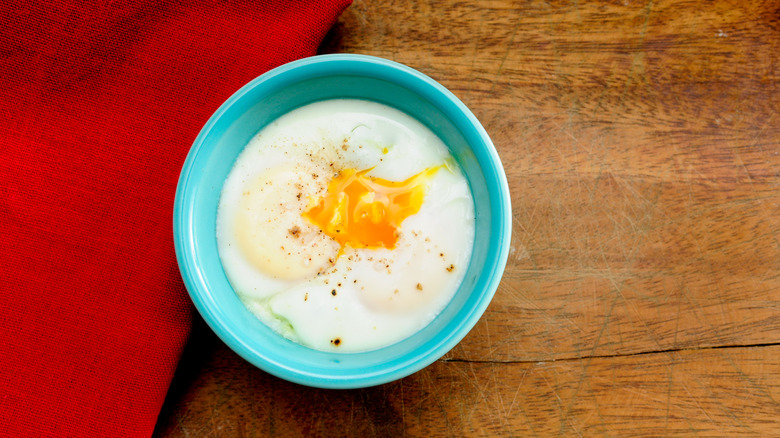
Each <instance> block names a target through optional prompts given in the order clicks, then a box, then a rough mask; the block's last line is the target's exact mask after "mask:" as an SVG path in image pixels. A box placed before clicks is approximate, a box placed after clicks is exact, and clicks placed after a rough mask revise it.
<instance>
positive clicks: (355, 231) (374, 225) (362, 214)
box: [303, 167, 439, 250]
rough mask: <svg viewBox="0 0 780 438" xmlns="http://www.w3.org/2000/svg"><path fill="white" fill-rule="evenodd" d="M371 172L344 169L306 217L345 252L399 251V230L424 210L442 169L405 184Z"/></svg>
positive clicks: (315, 200) (420, 174) (419, 175)
mask: <svg viewBox="0 0 780 438" xmlns="http://www.w3.org/2000/svg"><path fill="white" fill-rule="evenodd" d="M370 170H371V169H366V170H361V171H359V172H358V171H357V170H356V169H345V170H342V171H341V172H340V173H339V174H338V175H337V176H336V177H335V178H333V180H332V181H331V182H330V183H329V184H328V189H327V193H326V194H325V195H324V196H322V197H318V198H315V199H313V201H312V203H311V205H310V207H309V208H308V210H307V211H306V212H304V213H303V217H305V218H306V219H308V220H309V221H311V222H312V223H313V224H314V225H317V226H318V227H319V228H320V229H321V230H322V231H323V232H324V233H325V234H327V235H328V236H330V237H332V238H333V239H334V240H336V241H337V242H338V243H339V244H340V245H341V248H342V250H343V249H344V247H345V246H346V245H349V246H351V247H352V248H387V249H393V248H395V245H396V242H397V240H398V227H400V225H401V223H402V222H403V221H404V220H405V219H406V218H407V217H409V216H411V215H413V214H415V213H417V212H418V211H420V206H421V205H422V203H423V198H424V197H425V191H426V183H427V182H428V180H429V179H430V178H431V177H432V176H433V174H434V173H436V171H437V170H439V167H433V168H430V169H426V170H424V171H422V172H420V173H418V174H417V175H414V176H412V177H410V178H408V179H407V180H405V181H400V182H395V181H388V180H385V179H382V178H374V177H370V176H366V173H368V172H369V171H370Z"/></svg>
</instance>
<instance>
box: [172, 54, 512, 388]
mask: <svg viewBox="0 0 780 438" xmlns="http://www.w3.org/2000/svg"><path fill="white" fill-rule="evenodd" d="M334 77H336V78H341V79H340V80H342V81H343V80H344V79H345V78H355V80H353V81H352V83H353V84H357V83H359V79H361V78H370V79H371V80H374V81H379V82H376V83H371V82H370V81H369V82H368V84H369V86H374V88H375V89H379V88H383V84H384V83H387V84H389V85H387V87H384V88H387V89H388V90H390V91H388V93H400V92H404V90H408V91H405V92H406V93H408V96H405V99H406V100H407V101H409V104H408V105H406V106H407V108H399V109H401V110H402V111H405V112H408V113H412V116H413V117H416V118H418V119H426V118H427V120H421V121H422V122H423V123H424V124H426V125H429V127H430V128H431V129H433V130H434V132H436V133H437V134H438V135H440V136H441V137H445V136H446V135H447V133H445V135H442V133H441V132H442V130H448V129H449V130H452V129H453V128H454V129H456V130H458V134H459V135H460V136H461V137H462V138H463V141H464V142H465V143H466V144H467V146H466V147H465V149H464V148H463V147H461V150H460V153H455V151H453V155H455V157H456V159H458V161H459V162H460V164H461V166H462V167H464V171H465V172H466V173H467V175H468V174H469V172H468V169H465V167H467V166H468V165H469V164H468V163H472V164H471V165H472V166H473V165H475V164H474V163H476V165H478V166H479V171H480V172H481V173H482V175H483V177H484V179H485V184H484V192H485V193H475V194H474V195H475V202H477V204H478V206H479V204H480V203H483V202H484V200H483V198H482V197H486V199H488V201H487V202H489V211H485V209H479V208H478V210H477V215H478V230H477V232H478V233H483V234H484V233H487V236H482V237H485V238H484V239H482V238H479V239H477V241H476V242H475V247H476V246H479V245H481V246H482V247H483V250H484V251H485V252H486V254H485V256H484V257H485V260H486V266H487V267H486V268H485V269H484V270H483V269H476V268H473V266H472V267H470V271H473V272H472V273H471V274H472V275H471V276H470V275H469V274H468V273H467V279H469V278H471V280H473V281H472V284H471V285H467V284H466V283H467V282H466V280H464V286H462V288H463V287H468V288H471V287H473V288H474V292H473V293H461V292H462V291H459V292H458V294H457V295H456V297H458V298H459V300H457V301H458V302H457V306H454V305H449V306H448V307H447V308H445V310H444V311H442V314H440V316H442V315H449V316H448V317H447V318H443V317H442V318H437V319H436V320H434V322H433V323H431V324H430V325H429V326H428V327H426V328H425V329H423V330H421V332H426V330H427V332H428V336H427V337H425V336H422V337H420V336H417V339H416V340H415V339H414V338H415V337H416V335H415V336H412V338H409V339H407V340H404V341H401V342H400V343H399V344H395V345H393V346H390V347H386V348H383V349H379V350H375V351H372V352H366V353H350V354H344V353H329V352H321V351H316V350H311V349H308V348H306V347H302V346H300V345H298V344H295V343H292V342H290V341H287V340H285V339H281V338H280V337H279V336H278V335H275V334H274V333H273V332H270V329H268V327H266V326H265V325H264V324H262V323H259V321H258V320H257V319H256V318H255V317H254V316H253V315H252V314H251V313H250V312H249V311H247V310H246V308H244V307H243V304H241V303H240V301H239V300H238V298H237V297H235V293H234V292H233V291H232V289H230V290H229V291H225V282H226V281H227V280H226V278H225V277H224V272H223V271H222V269H221V264H220V262H219V259H218V256H216V255H215V254H214V251H213V249H214V248H216V236H215V233H214V228H213V224H214V223H215V222H214V221H215V216H216V208H213V209H212V210H213V211H211V212H207V213H204V212H203V211H201V210H203V209H202V208H201V209H200V210H199V208H198V207H199V206H200V205H202V204H203V203H204V202H205V203H206V204H209V203H212V202H213V198H214V196H215V193H216V196H217V198H218V193H219V191H220V190H221V185H222V182H223V181H224V175H226V172H228V171H229V169H230V167H232V164H233V162H234V160H235V158H236V155H237V154H238V153H239V152H240V150H242V149H243V147H244V146H245V144H246V142H247V141H248V140H249V138H251V137H253V136H254V135H255V134H256V132H257V131H259V130H260V129H261V128H262V127H263V126H264V125H265V124H267V123H268V122H271V121H272V120H273V119H275V118H276V117H278V116H280V115H282V114H283V113H285V112H287V111H290V110H292V109H294V106H290V104H289V101H290V100H291V99H292V100H293V101H295V102H297V104H296V105H295V106H301V105H304V104H306V103H309V102H310V101H315V100H321V99H323V98H333V97H347V98H349V97H354V98H370V99H371V100H376V101H380V102H382V103H388V104H390V105H391V106H395V107H399V106H404V105H399V104H398V99H397V98H395V97H393V96H384V97H380V98H376V99H374V98H373V97H369V96H366V93H368V94H369V95H373V94H374V93H375V92H376V90H357V91H356V92H353V93H349V92H343V90H342V92H338V93H337V95H336V96H327V95H320V96H317V95H316V94H317V93H316V92H315V93H311V91H312V90H307V87H309V88H313V90H314V91H316V90H322V89H323V88H326V87H324V86H327V85H328V84H326V83H322V81H326V82H327V81H328V80H331V79H333V78H334ZM311 81H314V82H311ZM317 81H320V82H317ZM331 85H332V84H331ZM393 87H395V88H393ZM358 88H359V87H358ZM279 90H282V91H284V90H288V91H287V95H288V96H287V98H286V99H287V102H285V97H284V93H282V95H280V94H279ZM289 90H294V91H289ZM358 91H359V92H358ZM258 93H259V94H258ZM306 93H309V94H306ZM361 93H362V94H361ZM253 94H254V96H253ZM326 94H327V93H326ZM377 94H381V93H377ZM290 95H292V97H290ZM306 96H311V97H310V98H309V101H307V100H306V99H307V97H306ZM296 99H297V100H296ZM258 100H262V102H260V103H258V102H257V101H258ZM388 100H391V101H392V100H394V101H393V102H391V101H388ZM419 105H429V106H430V107H431V108H434V109H440V110H442V111H443V113H444V114H443V115H441V114H440V116H442V117H443V118H442V117H440V118H439V119H431V118H430V117H427V116H426V115H425V114H422V113H421V114H418V115H415V114H413V113H414V112H415V111H417V112H420V111H418V110H417V109H416V108H417V106H419ZM257 108H262V111H261V112H262V114H258V115H252V116H251V117H250V116H247V114H251V113H252V111H254V110H255V109H257ZM269 108H270V109H269ZM429 112H430V111H429ZM248 125H252V126H251V127H250V126H248ZM432 125H438V126H432ZM441 125H447V126H441ZM236 132H243V133H244V134H243V136H244V137H243V138H238V139H237V138H236V135H234V134H235V133H236ZM447 132H449V131H447ZM231 133H233V134H231ZM456 137H457V136H456ZM222 138H229V139H230V140H231V143H229V144H227V145H226V144H224V143H220V141H219V139H222ZM214 139H217V140H214ZM445 143H447V144H448V145H449V143H448V142H447V141H446V140H445ZM220 147H221V148H222V149H220ZM471 147H473V148H474V149H470V148H471ZM225 148H233V150H231V151H228V152H227V153H225V154H224V157H225V159H222V160H221V161H220V160H219V158H220V157H215V156H214V154H215V150H219V151H221V150H223V149H225ZM469 153H473V157H464V154H469ZM215 160H216V161H215ZM214 163H217V164H214ZM464 163H465V164H466V165H465V166H464ZM223 173H224V175H223ZM212 174H214V178H211V179H209V176H211V175H212ZM471 174H472V175H473V174H474V171H473V172H471ZM470 184H472V181H471V180H470ZM480 184H481V183H480ZM472 186H473V184H472ZM480 187H481V186H480ZM477 196H479V197H480V198H479V199H476V198H477ZM203 199H209V201H203ZM509 199H510V198H509V190H508V186H507V182H506V176H505V174H504V170H503V167H502V166H501V162H500V160H499V158H498V155H497V153H496V151H495V148H494V146H493V144H492V142H491V141H490V138H489V137H488V135H487V133H486V132H485V131H484V128H482V126H481V125H480V124H479V122H478V121H477V119H476V117H474V115H473V114H472V113H471V112H470V111H469V110H468V109H467V108H466V106H465V105H464V104H463V103H462V102H461V101H460V100H458V99H457V98H456V97H455V96H454V95H453V94H452V93H450V92H449V91H448V90H446V89H445V88H444V87H443V86H441V85H440V84H438V83H437V82H435V81H434V80H433V79H431V78H429V77H427V76H425V75H423V74H422V73H420V72H417V71H416V70H413V69H411V68H409V67H406V66H403V65H401V64H398V63H395V62H392V61H388V60H385V59H381V58H375V57H369V56H364V55H323V56H317V57H312V58H306V59H303V60H300V61H294V62H292V63H289V64H285V65H284V66H281V67H279V68H277V69H274V70H271V71H269V72H268V73H266V74H264V75H262V76H260V77H258V78H256V79H255V80H253V81H251V82H250V83H248V84H247V85H246V86H244V87H242V88H241V89H240V90H239V91H237V92H236V93H235V94H234V95H233V96H231V97H230V98H229V99H228V100H227V101H226V102H225V103H224V104H223V105H222V106H221V107H220V108H219V109H218V110H217V111H216V112H215V113H214V115H213V116H212V117H211V118H210V119H209V121H208V122H207V124H206V125H205V126H204V128H203V129H202V131H201V133H200V134H199V135H198V137H197V138H196V140H195V142H194V144H193V146H192V148H191V150H190V152H189V154H188V156H187V159H186V160H185V163H184V166H183V169H182V173H181V176H180V180H179V185H178V187H177V192H176V200H175V204H174V243H175V248H176V254H177V260H178V262H179V266H180V270H181V272H182V277H183V279H184V283H185V286H186V287H187V290H188V292H189V294H190V296H191V298H192V300H193V303H194V304H195V306H196V308H197V309H198V311H199V312H200V313H201V315H202V316H203V318H204V320H206V322H207V323H208V324H209V326H210V327H211V328H212V330H214V332H215V333H216V334H217V335H218V336H219V337H220V338H221V339H222V340H223V341H224V342H225V343H226V344H227V345H228V346H229V347H230V348H232V349H233V350H234V351H236V352H237V353H238V354H239V355H241V356H242V357H244V358H245V359H246V360H248V361H249V362H251V363H253V364H254V365H256V366H257V367H259V368H261V369H263V370H265V371H267V372H269V373H271V374H274V375H276V376H278V377H281V378H284V379H286V380H289V381H293V382H296V383H300V384H304V385H308V386H316V387H324V388H354V387H366V386H372V385H378V384H381V383H386V382H389V381H392V380H396V379H398V378H401V377H405V376H406V375H409V374H412V373H414V372H416V371H418V370H420V369H422V368H423V367H425V366H427V365H429V364H430V363H432V362H433V361H435V360H436V359H438V358H439V357H441V356H443V355H444V354H445V353H446V352H448V351H449V350H450V349H452V348H453V347H454V346H455V345H456V344H457V343H458V342H459V341H460V340H461V339H462V338H463V337H464V336H465V335H466V334H467V333H468V332H469V331H470V330H471V328H472V327H473V326H474V324H476V322H477V321H478V319H479V317H480V316H481V315H482V314H483V313H484V311H485V309H486V308H487V305H488V304H489V302H490V300H491V298H492V296H493V294H494V293H495V290H496V288H497V286H498V283H499V281H500V279H501V275H502V273H503V270H504V267H505V265H506V259H507V255H508V250H509V241H510V234H511V207H510V201H509ZM206 210H208V209H206ZM204 216H205V218H204ZM480 220H482V223H480V222H479V221H480ZM201 224H211V228H210V229H209V226H206V225H201ZM204 227H205V229H204ZM204 247H208V248H206V249H204ZM475 252H476V251H475ZM204 254H207V255H205V256H204ZM215 279H216V280H215ZM228 288H229V285H228ZM227 292H229V293H230V294H232V296H233V297H234V298H233V300H235V301H237V302H238V303H235V302H231V303H230V305H231V306H232V310H230V309H227V310H226V309H225V307H226V306H225V300H226V299H227V300H228V301H229V300H230V299H228V298H226V297H225V296H223V297H221V298H220V297H218V296H215V293H223V295H224V293H227ZM453 301H456V300H455V299H454V300H453ZM451 304H452V303H451ZM236 305H239V306H240V309H239V308H237V307H235V306H236ZM448 312H449V313H448ZM453 313H454V315H453ZM248 329H249V330H257V333H259V335H258V336H254V339H252V337H249V338H247V337H246V336H245V333H246V330H248ZM442 330H444V331H442ZM432 332H436V333H434V335H431V333H432ZM265 347H268V348H265ZM274 351H277V352H280V351H282V352H284V353H283V354H281V355H280V354H275V353H274ZM410 352H411V354H410ZM288 355H289V356H290V357H286V356H288ZM291 358H293V362H290V361H289V360H290V359H291ZM364 364H368V366H363V365H364Z"/></svg>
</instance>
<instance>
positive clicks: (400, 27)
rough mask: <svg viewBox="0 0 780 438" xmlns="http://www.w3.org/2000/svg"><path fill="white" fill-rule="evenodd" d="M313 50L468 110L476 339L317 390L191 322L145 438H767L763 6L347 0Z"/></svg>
mask: <svg viewBox="0 0 780 438" xmlns="http://www.w3.org/2000/svg"><path fill="white" fill-rule="evenodd" d="M322 51H323V52H346V53H364V54H370V55H377V56H382V57H385V58H389V59H393V60H395V61H399V62H402V63H405V64H408V65H410V66H412V67H414V68H416V69H418V70H421V71H422V72H424V73H426V74H428V75H429V76H431V77H433V78H435V79H436V80H438V81H439V82H441V83H442V84H444V85H445V86H446V87H448V88H449V89H450V90H452V91H453V92H454V93H455V94H456V95H457V96H459V97H460V98H461V99H462V100H463V102H465V103H466V105H468V106H469V107H470V108H471V109H472V111H473V112H474V113H475V115H476V116H477V117H478V118H479V119H480V120H481V121H482V123H483V124H484V126H485V128H486V129H487V131H488V133H489V134H490V135H491V137H492V138H493V141H494V142H495V145H496V148H497V149H498V152H499V155H500V156H501V159H502V160H503V163H504V166H505V168H506V172H507V176H508V179H509V186H510V190H511V192H512V208H513V218H514V223H513V233H512V243H511V253H510V257H509V262H508V265H507V267H506V273H505V275H504V277H503V280H502V282H501V284H500V286H499V288H498V291H497V293H496V296H495V299H494V300H493V302H492V304H491V305H490V307H489V308H488V310H487V312H486V314H485V315H484V317H483V318H482V319H481V321H480V322H479V324H478V325H477V326H476V328H475V329H474V330H473V331H472V332H471V333H470V334H469V335H468V336H467V337H466V338H465V339H464V340H463V341H462V342H461V343H460V344H459V345H458V346H457V347H456V348H455V349H454V350H452V351H451V352H450V353H449V354H447V355H446V356H445V357H444V358H443V359H441V360H439V361H438V362H436V363H435V364H433V365H431V366H430V367H428V368H426V369H424V370H423V371H420V372H418V373H416V374H414V375H412V376H410V377H408V378H405V379H403V380H401V381H397V382H394V383H390V384H387V385H383V386H380V387H375V388H368V389H363V390H353V391H330V390H320V389H312V388H306V387H301V386H297V385H294V384H291V383H287V382H285V381H281V380H279V379H277V378H275V377H271V376H269V375H267V374H266V373H264V372H262V371H260V370H258V369H256V368H254V367H253V366H251V365H249V364H248V363H247V362H245V361H244V360H242V359H241V358H239V357H238V356H236V355H235V354H234V353H232V352H231V351H230V350H228V349H227V348H226V347H225V346H224V345H223V344H222V343H221V341H219V340H218V339H217V338H216V337H215V336H214V335H213V334H212V333H211V332H210V331H209V330H208V329H207V328H206V327H205V325H204V324H203V322H202V321H200V320H198V321H196V326H195V329H194V333H193V336H192V339H191V341H190V344H189V346H188V348H187V350H186V352H185V355H184V357H183V359H182V362H181V366H180V369H179V371H178V373H177V375H176V378H175V380H174V383H173V386H172V388H171V391H170V393H169V396H168V399H167V402H166V405H165V407H164V408H163V411H162V413H161V416H160V420H159V424H158V427H157V432H156V433H155V435H156V436H158V437H213V436H224V437H239V436H354V437H369V436H391V437H396V436H423V437H453V436H479V437H488V436H559V435H562V436H616V437H625V436H670V435H683V436H697V435H701V436H715V435H717V436H720V435H740V436H771V435H774V436H780V173H779V172H780V115H779V114H778V113H779V112H780V1H777V0H755V1H725V0H718V1H712V2H709V1H706V2H705V1H698V2H697V1H671V0H649V1H643V2H639V1H635V0H614V1H585V0H579V1H577V0H574V1H557V0H556V1H536V0H528V1H515V2H512V1H502V0H496V1H484V2H483V1H463V2H448V1H437V0H421V1H417V2H414V1H392V2H379V1H373V2H372V1H367V0H355V3H354V4H353V5H352V6H351V7H350V8H349V9H348V10H347V11H346V12H345V13H344V14H343V16H342V17H341V19H340V21H339V23H338V25H337V26H336V27H335V28H334V30H333V31H332V32H331V34H330V35H329V36H328V37H327V39H326V41H325V43H324V44H323V47H322Z"/></svg>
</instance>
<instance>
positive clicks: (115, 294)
mask: <svg viewBox="0 0 780 438" xmlns="http://www.w3.org/2000/svg"><path fill="white" fill-rule="evenodd" d="M349 2H350V0H327V1H324V0H323V1H317V2H312V1H288V0H276V1H272V0H269V1H259V2H237V1H197V2H196V1H193V2H169V1H162V2H160V1H115V2H111V1H101V2H76V1H72V2H68V1H65V2H60V3H56V2H55V3H56V4H55V5H47V4H46V3H47V2H38V1H23V2H19V1H13V2H11V1H9V2H3V3H2V5H0V436H2V437H22V436H31V437H44V436H94V437H113V436H122V437H134V436H139V437H140V436H147V437H148V436H149V435H151V433H152V431H153V428H154V425H155V422H156V419H157V415H158V413H159V410H160V407H161V405H162V402H163V400H164V398H165V394H166V391H167V389H168V385H169V384H170V381H171V377H172V375H173V372H174V370H175V368H176V364H177V361H178V359H179V356H180V354H181V351H182V348H183V346H184V344H185V341H186V338H187V335H188V333H189V330H190V324H191V313H192V307H191V304H190V301H189V297H188V296H187V294H186V291H185V289H184V287H183V285H182V282H181V277H180V275H179V271H178V267H177V265H176V259H175V255H174V250H173V236H172V210H173V199H174V192H175V188H176V183H177V179H178V176H179V171H180V170H181V165H182V163H183V162H184V158H185V156H186V154H187V151H188V150H189V147H190V146H191V144H192V142H193V140H194V139H195V136H196V135H197V133H198V131H199V130H200V127H201V126H202V125H203V124H204V123H205V122H206V121H207V119H208V118H209V116H210V115H211V114H212V113H213V112H214V111H215V110H216V109H217V108H218V107H219V105H220V104H221V103H222V102H223V101H224V100H225V99H227V98H228V97H229V96H230V95H231V94H232V93H233V92H235V91H236V90H237V89H238V88H240V87H241V86H242V85H244V84H245V83H246V82H248V81H250V80H251V79H253V78H254V77H256V76H258V75H260V74H261V73H263V72H265V71H267V70H268V69H270V68H272V67H275V66H278V65H280V64H283V63H285V62H288V61H292V60H294V59H296V58H301V57H305V56H310V55H314V54H315V53H316V50H317V46H318V44H319V43H320V42H321V40H322V38H323V37H324V36H325V34H326V32H327V31H328V29H329V28H330V27H331V26H332V25H333V24H334V22H335V20H336V18H337V17H338V14H340V13H341V12H342V11H343V10H344V8H346V7H347V5H348V4H349Z"/></svg>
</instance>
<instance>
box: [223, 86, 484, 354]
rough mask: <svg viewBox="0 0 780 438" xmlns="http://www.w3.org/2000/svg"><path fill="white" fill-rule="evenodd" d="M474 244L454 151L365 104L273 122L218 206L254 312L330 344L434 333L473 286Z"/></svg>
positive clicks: (238, 283)
mask: <svg viewBox="0 0 780 438" xmlns="http://www.w3.org/2000/svg"><path fill="white" fill-rule="evenodd" d="M473 239H474V208H473V200H472V197H471V193H470V190H469V186H468V183H467V181H466V179H465V177H464V176H463V174H462V173H461V171H460V169H459V167H458V166H457V164H456V162H455V161H454V160H453V158H452V157H451V156H450V154H449V151H448V149H447V148H446V146H445V145H444V144H443V143H442V142H441V140H440V139H439V138H438V137H437V136H436V135H435V134H434V133H433V132H431V131H430V130H429V129H428V128H426V127H425V126H424V125H422V124H421V123H419V122H418V121H417V120H415V119H413V118H411V117H410V116H408V115H406V114H405V113H403V112H400V111H398V110H396V109H393V108H390V107H388V106H385V105H382V104H378V103H374V102H368V101H362V100H328V101H321V102H316V103H313V104H309V105H307V106H304V107H301V108H298V109H296V110H294V111H292V112H290V113H288V114H286V115H284V116H282V117H280V118H279V119H277V120H276V121H274V122H272V123H271V124H269V125H268V126H267V127H265V128H264V129H263V130H262V131H260V133H258V135H257V136H256V137H255V138H253V139H252V140H251V141H250V142H249V144H248V145H247V146H246V148H245V149H244V150H243V152H242V153H241V154H240V156H239V157H238V159H237V160H236V163H235V165H234V167H233V169H232V170H231V172H230V174H229V175H228V178H227V179H226V181H225V184H224V187H223V189H222V194H221V198H220V204H219V209H218V213H217V240H218V245H219V251H220V258H221V260H222V265H223V268H224V270H225V273H226V275H227V277H228V279H229V281H230V283H231V285H232V286H233V288H234V289H235V291H236V293H237V294H238V296H239V297H240V298H241V300H242V301H243V302H244V304H245V305H246V306H247V308H248V309H249V310H251V311H252V312H253V313H254V314H255V315H256V316H257V317H258V318H260V320H261V321H263V322H264V323H265V324H267V325H269V326H270V327H271V328H273V329H274V330H276V331H277V332H279V333H280V334H282V335H283V336H286V337H287V338H289V339H291V340H293V341H295V342H299V343H301V344H303V345H306V346H309V347H311V348H315V349H320V350H335V351H365V350H371V349H375V348H380V347H382V346H385V345H389V344H392V343H394V342H397V341H400V340H401V339H403V338H405V337H407V336H409V335H411V334H413V333H414V332H415V331H417V330H419V329H421V328H422V327H424V326H425V325H426V324H428V323H429V322H430V321H431V320H432V319H433V318H434V317H435V316H436V315H437V314H438V313H439V312H440V311H441V310H442V308H443V307H444V306H445V305H446V304H447V302H449V300H450V299H451V298H452V296H453V294H454V293H455V291H456V290H457V288H458V287H459V285H460V283H461V282H462V280H463V276H464V274H465V271H466V267H467V265H468V261H469V258H470V256H471V249H472V246H473Z"/></svg>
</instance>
